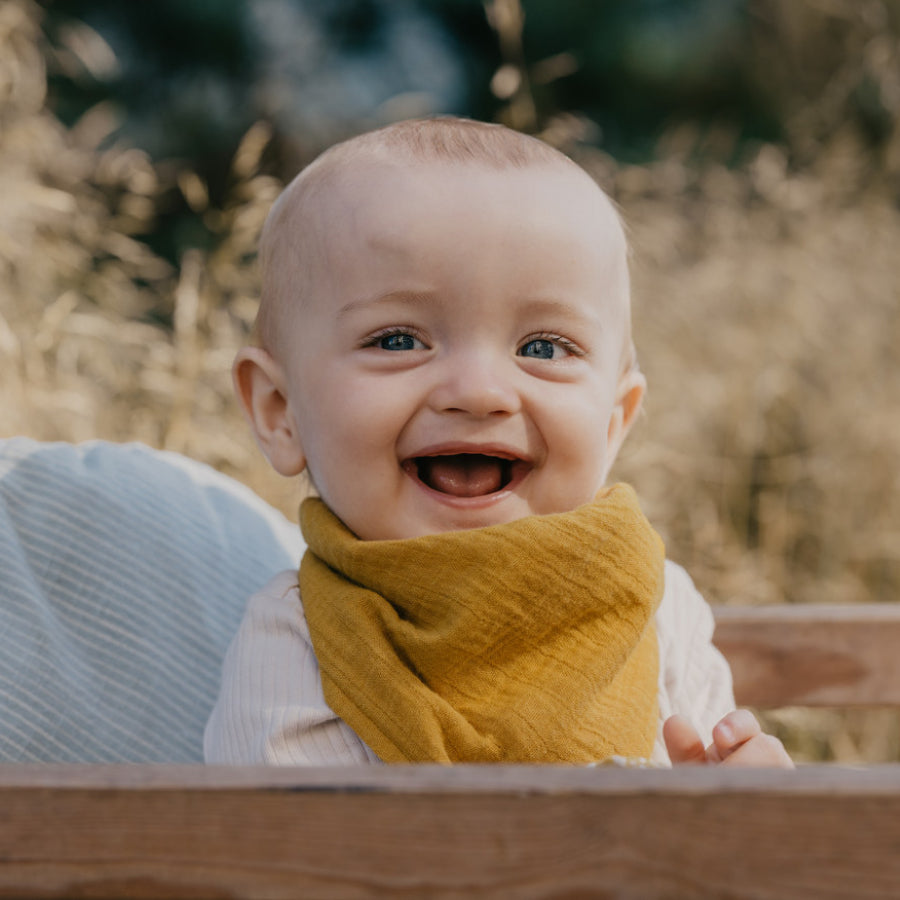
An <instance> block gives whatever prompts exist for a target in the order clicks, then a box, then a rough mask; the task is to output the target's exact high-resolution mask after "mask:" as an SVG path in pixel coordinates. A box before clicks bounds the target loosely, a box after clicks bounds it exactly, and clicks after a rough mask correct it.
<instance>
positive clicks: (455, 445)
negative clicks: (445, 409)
mask: <svg viewBox="0 0 900 900" xmlns="http://www.w3.org/2000/svg"><path fill="white" fill-rule="evenodd" d="M463 453H465V454H470V455H473V456H495V457H497V458H498V459H515V460H522V461H523V462H527V463H530V462H532V459H531V456H530V455H529V454H528V453H524V452H523V451H521V450H519V449H518V448H516V447H511V446H509V445H508V444H502V443H488V444H481V443H476V442H472V441H449V442H447V443H442V444H430V445H429V446H427V447H423V448H421V449H420V450H416V451H415V452H413V453H410V454H408V455H406V456H404V457H403V458H404V459H419V458H421V457H423V456H456V455H459V454H463Z"/></svg>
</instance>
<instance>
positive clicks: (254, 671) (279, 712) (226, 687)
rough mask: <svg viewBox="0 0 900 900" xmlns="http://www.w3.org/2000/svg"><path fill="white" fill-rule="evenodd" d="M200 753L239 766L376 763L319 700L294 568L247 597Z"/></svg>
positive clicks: (318, 684) (211, 760)
mask: <svg viewBox="0 0 900 900" xmlns="http://www.w3.org/2000/svg"><path fill="white" fill-rule="evenodd" d="M203 754H204V758H205V760H206V762H207V763H225V764H246V765H249V764H257V763H258V764H265V765H282V766H304V765H361V764H363V765H364V764H367V763H377V762H379V760H378V758H377V757H376V756H375V754H374V753H373V752H372V750H371V749H370V748H369V747H367V746H366V745H365V744H364V743H363V741H362V740H360V738H359V737H358V736H357V735H356V734H355V733H354V732H353V731H352V729H351V728H350V727H349V726H348V725H347V724H346V723H345V722H343V721H342V720H341V719H339V718H338V717H337V716H336V715H335V714H334V712H332V711H331V709H329V707H328V705H327V703H326V702H325V697H324V696H323V693H322V680H321V676H320V674H319V666H318V663H317V662H316V657H315V654H314V653H313V648H312V642H311V640H310V636H309V629H308V627H307V624H306V618H305V616H304V614H303V606H302V604H301V603H300V592H299V588H298V587H297V573H296V571H289V572H282V573H281V574H280V575H277V576H276V577H275V578H274V579H273V580H272V581H270V582H269V584H268V585H266V587H265V588H263V590H261V591H260V592H259V593H257V594H255V595H254V596H253V597H252V598H251V599H250V602H249V604H248V606H247V612H246V613H245V615H244V619H243V621H242V623H241V626H240V628H239V630H238V633H237V635H236V636H235V638H234V641H233V642H232V644H231V646H230V648H229V650H228V653H227V654H226V656H225V660H224V663H223V667H222V685H221V689H220V693H219V697H218V700H217V702H216V705H215V707H214V708H213V711H212V714H211V716H210V718H209V721H208V723H207V725H206V732H205V734H204V740H203Z"/></svg>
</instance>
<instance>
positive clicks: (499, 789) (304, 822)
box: [0, 766, 900, 900]
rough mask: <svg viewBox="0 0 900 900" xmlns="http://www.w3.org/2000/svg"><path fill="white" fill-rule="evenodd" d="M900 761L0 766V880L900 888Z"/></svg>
mask: <svg viewBox="0 0 900 900" xmlns="http://www.w3.org/2000/svg"><path fill="white" fill-rule="evenodd" d="M898 848H900V766H888V767H882V768H876V769H870V770H864V771H863V770H861V771H852V770H844V769H839V768H832V767H824V766H822V767H808V768H806V769H801V770H799V771H797V772H783V771H764V770H735V771H729V770H724V769H701V768H696V769H682V770H675V771H662V770H623V769H609V768H597V769H581V768H571V769H569V768H555V767H542V768H541V767H522V766H513V767H509V766H492V767H488V766H486V767H471V766H460V767H455V768H452V769H450V768H447V769H445V768H439V767H431V766H418V767H406V766H404V767H385V768H380V767H376V768H372V767H369V768H366V769H363V768H359V769H308V770H300V769H287V770H285V769H216V768H212V769H203V768H202V767H198V768H190V769H183V768H178V769H160V768H153V767H142V766H137V767H96V768H85V767H68V768H67V767H47V768H41V769H36V768H34V767H12V766H6V767H0V896H3V897H26V896H27V897H60V896H67V895H77V896H79V897H121V896H129V897H235V898H240V897H270V898H279V897H292V898H293V897H300V896H305V897H317V898H326V900H327V898H333V897H347V898H362V897H391V898H398V897H399V898H403V897H425V896H427V897H435V898H463V897H466V898H468V897H473V896H477V897H488V898H518V897H522V898H546V897H554V898H562V897H610V898H611V897H621V898H641V900H653V898H690V897H701V898H722V897H728V898H733V900H741V898H748V900H749V898H751V897H752V898H755V900H768V898H776V897H789V898H795V900H803V898H815V900H828V898H841V897H852V898H855V900H867V898H875V897H887V896H896V895H897V892H898V891H900V853H898Z"/></svg>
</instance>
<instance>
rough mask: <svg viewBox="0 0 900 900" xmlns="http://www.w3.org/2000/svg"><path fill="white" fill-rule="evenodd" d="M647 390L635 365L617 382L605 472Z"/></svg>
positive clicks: (609, 466) (644, 379)
mask: <svg viewBox="0 0 900 900" xmlns="http://www.w3.org/2000/svg"><path fill="white" fill-rule="evenodd" d="M646 390H647V379H646V378H644V374H643V372H641V370H640V369H639V368H638V367H637V366H636V365H635V366H633V367H632V368H631V369H629V370H628V371H627V372H626V373H625V374H624V375H623V376H622V377H621V379H620V380H619V386H618V388H617V389H616V403H615V406H614V407H613V411H612V415H611V416H610V419H609V426H608V428H607V433H606V471H607V473H608V472H609V470H610V469H611V468H612V464H613V463H614V462H615V461H616V456H618V454H619V450H620V449H621V447H622V444H623V443H624V441H625V438H626V437H627V436H628V432H629V431H630V430H631V426H632V425H633V424H634V421H635V419H637V415H638V413H639V412H640V410H641V404H642V403H643V402H644V393H645V392H646Z"/></svg>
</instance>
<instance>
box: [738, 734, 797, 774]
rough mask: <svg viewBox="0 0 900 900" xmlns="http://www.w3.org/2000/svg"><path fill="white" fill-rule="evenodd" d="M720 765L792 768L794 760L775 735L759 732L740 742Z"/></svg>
mask: <svg viewBox="0 0 900 900" xmlns="http://www.w3.org/2000/svg"><path fill="white" fill-rule="evenodd" d="M722 765H724V766H748V767H750V766H753V767H756V768H772V769H793V768H794V761H793V760H792V759H791V758H790V756H788V752H787V750H785V749H784V744H782V743H781V741H779V740H778V738H777V737H774V736H773V735H771V734H762V733H760V734H758V735H756V737H752V738H750V740H749V741H746V742H745V743H743V744H741V746H740V747H738V748H737V749H736V750H735V751H734V752H733V753H731V754H730V755H729V756H728V758H727V759H725V760H724V761H723V762H722Z"/></svg>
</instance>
